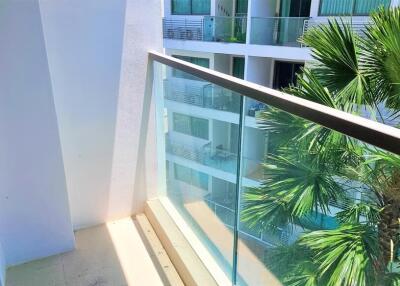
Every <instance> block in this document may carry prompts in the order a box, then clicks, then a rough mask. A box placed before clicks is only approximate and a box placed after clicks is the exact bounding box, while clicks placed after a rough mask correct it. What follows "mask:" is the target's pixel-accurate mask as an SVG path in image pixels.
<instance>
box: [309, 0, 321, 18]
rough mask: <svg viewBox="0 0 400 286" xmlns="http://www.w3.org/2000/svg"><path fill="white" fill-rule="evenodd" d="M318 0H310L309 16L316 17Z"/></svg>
mask: <svg viewBox="0 0 400 286" xmlns="http://www.w3.org/2000/svg"><path fill="white" fill-rule="evenodd" d="M319 1H320V0H312V1H311V7H310V17H318V12H319Z"/></svg>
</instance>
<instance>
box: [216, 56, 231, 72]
mask: <svg viewBox="0 0 400 286" xmlns="http://www.w3.org/2000/svg"><path fill="white" fill-rule="evenodd" d="M231 63H232V57H231V56H230V55H224V54H215V55H214V68H213V69H214V70H216V71H219V72H223V73H226V74H231V73H232V67H231Z"/></svg>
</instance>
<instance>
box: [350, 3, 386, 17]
mask: <svg viewBox="0 0 400 286" xmlns="http://www.w3.org/2000/svg"><path fill="white" fill-rule="evenodd" d="M389 5H390V0H356V1H355V5H354V15H369V14H370V13H371V12H372V11H374V10H376V9H378V7H379V6H384V7H385V8H388V7H389Z"/></svg>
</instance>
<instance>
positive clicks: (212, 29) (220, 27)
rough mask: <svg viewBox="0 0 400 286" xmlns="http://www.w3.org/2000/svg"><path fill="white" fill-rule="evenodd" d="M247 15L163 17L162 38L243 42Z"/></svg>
mask: <svg viewBox="0 0 400 286" xmlns="http://www.w3.org/2000/svg"><path fill="white" fill-rule="evenodd" d="M246 29H247V17H245V16H240V17H223V16H203V17H202V18H201V19H200V20H199V19H191V18H185V19H175V18H164V19H163V33H164V39H174V40H189V41H206V42H223V43H245V42H246Z"/></svg>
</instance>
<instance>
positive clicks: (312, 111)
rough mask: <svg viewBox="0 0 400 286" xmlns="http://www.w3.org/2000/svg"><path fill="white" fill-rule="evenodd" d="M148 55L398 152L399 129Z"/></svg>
mask: <svg viewBox="0 0 400 286" xmlns="http://www.w3.org/2000/svg"><path fill="white" fill-rule="evenodd" d="M149 58H150V60H153V61H157V62H160V63H162V64H165V65H167V66H170V67H172V68H176V69H179V70H182V71H184V72H187V73H189V74H192V75H194V76H196V77H199V78H201V79H204V80H206V81H209V82H211V83H214V84H216V85H219V86H222V87H224V88H227V89H230V90H232V91H235V92H237V93H239V94H242V95H244V96H247V97H250V98H252V99H255V100H258V101H260V102H263V103H265V104H268V105H271V106H273V107H276V108H279V109H281V110H284V111H286V112H289V113H291V114H294V115H297V116H300V117H302V118H305V119H307V120H310V121H312V122H315V123H318V124H320V125H322V126H325V127H327V128H330V129H332V130H336V131H338V132H340V133H343V134H346V135H348V136H351V137H353V138H356V139H359V140H361V141H364V142H366V143H369V144H372V145H374V146H377V147H379V148H382V149H385V150H387V151H390V152H393V153H395V154H398V155H400V129H397V128H394V127H391V126H388V125H385V124H382V123H379V122H376V121H372V120H369V119H366V118H362V117H360V116H356V115H353V114H349V113H346V112H343V111H340V110H336V109H334V108H330V107H327V106H324V105H321V104H318V103H315V102H312V101H309V100H306V99H303V98H299V97H296V96H293V95H290V94H287V93H283V92H280V91H278V90H274V89H271V88H268V87H265V86H261V85H258V84H255V83H251V82H248V81H245V80H241V79H238V78H235V77H233V76H230V75H227V74H224V73H220V72H217V71H213V70H210V69H207V68H203V67H200V66H197V65H194V64H191V63H188V62H185V61H182V60H179V59H176V58H173V57H170V56H166V55H164V54H161V53H158V52H149Z"/></svg>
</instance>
